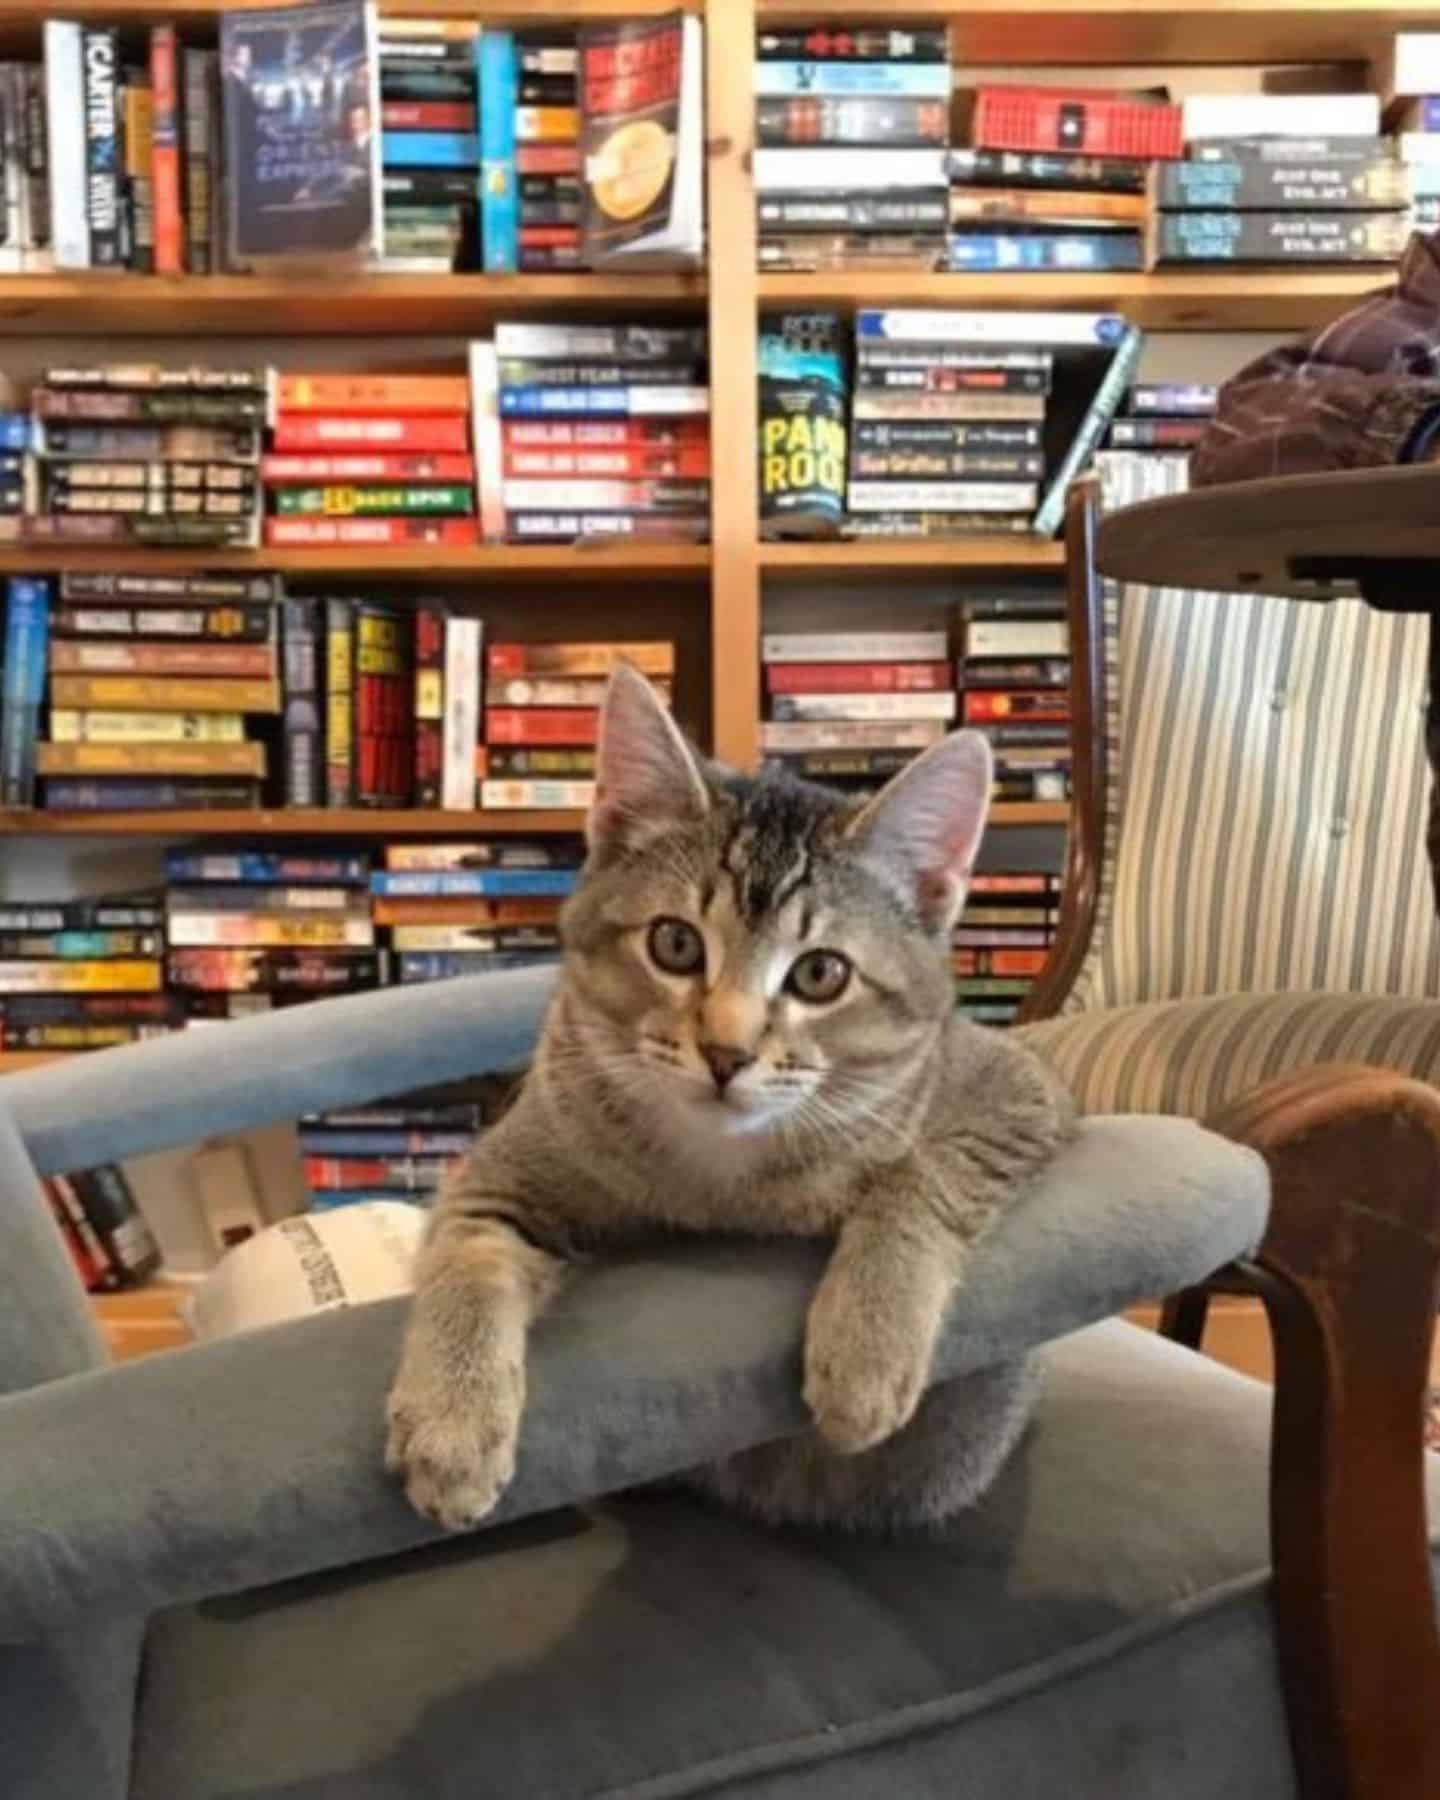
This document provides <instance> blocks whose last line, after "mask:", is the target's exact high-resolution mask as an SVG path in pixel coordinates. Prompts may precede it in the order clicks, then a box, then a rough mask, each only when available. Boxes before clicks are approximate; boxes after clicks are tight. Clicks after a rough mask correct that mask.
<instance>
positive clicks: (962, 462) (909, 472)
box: [850, 450, 1045, 481]
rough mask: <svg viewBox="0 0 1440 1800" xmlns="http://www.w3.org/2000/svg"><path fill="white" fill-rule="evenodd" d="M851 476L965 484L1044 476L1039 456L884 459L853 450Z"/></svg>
mask: <svg viewBox="0 0 1440 1800" xmlns="http://www.w3.org/2000/svg"><path fill="white" fill-rule="evenodd" d="M850 473H851V475H852V476H854V477H860V478H863V479H866V480H870V481H914V480H920V481H966V480H974V479H976V478H978V477H982V476H998V477H1002V478H1004V479H1007V480H1015V481H1038V480H1039V479H1040V477H1041V476H1042V475H1043V474H1044V473H1045V458H1044V457H1043V456H1041V455H1040V454H1039V453H1038V452H1035V453H1025V452H1013V451H1000V452H997V453H995V454H990V455H987V454H986V453H985V452H984V451H977V452H972V451H968V450H955V451H948V452H947V451H944V450H897V451H894V452H892V453H891V454H890V455H888V456H885V455H880V454H877V453H876V452H874V451H871V450H855V451H852V453H851V456H850Z"/></svg>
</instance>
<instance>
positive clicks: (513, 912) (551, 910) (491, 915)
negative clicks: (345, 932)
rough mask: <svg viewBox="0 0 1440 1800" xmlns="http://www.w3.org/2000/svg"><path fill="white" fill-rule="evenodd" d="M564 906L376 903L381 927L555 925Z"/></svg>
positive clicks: (553, 902) (536, 903)
mask: <svg viewBox="0 0 1440 1800" xmlns="http://www.w3.org/2000/svg"><path fill="white" fill-rule="evenodd" d="M561 904H562V903H561V902H560V901H559V900H548V899H543V898H537V899H533V900H472V899H468V898H463V897H462V898H460V899H446V898H440V899H434V900H431V899H420V900H409V899H399V900H396V899H389V898H386V899H378V898H377V899H376V900H375V901H374V903H373V905H372V907H371V911H372V913H373V915H374V918H375V923H376V924H377V925H553V924H554V923H555V921H556V919H558V918H559V917H560V907H561Z"/></svg>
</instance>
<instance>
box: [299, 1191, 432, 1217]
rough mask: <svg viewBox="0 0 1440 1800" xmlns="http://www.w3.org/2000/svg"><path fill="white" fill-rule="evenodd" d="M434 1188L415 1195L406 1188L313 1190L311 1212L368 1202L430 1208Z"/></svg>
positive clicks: (331, 1210) (332, 1210) (330, 1210)
mask: <svg viewBox="0 0 1440 1800" xmlns="http://www.w3.org/2000/svg"><path fill="white" fill-rule="evenodd" d="M434 1197H435V1194H434V1190H433V1189H432V1188H426V1189H425V1190H424V1191H423V1192H421V1193H415V1192H413V1191H411V1190H408V1189H406V1188H312V1189H311V1190H310V1206H309V1209H308V1210H309V1211H310V1212H317V1213H318V1212H334V1211H335V1209H336V1207H337V1206H359V1205H361V1204H362V1203H363V1202H364V1201H366V1200H399V1201H400V1202H401V1203H402V1204H403V1205H405V1206H416V1207H425V1206H429V1204H430V1203H431V1201H432V1200H433V1199H434Z"/></svg>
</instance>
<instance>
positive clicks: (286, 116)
mask: <svg viewBox="0 0 1440 1800" xmlns="http://www.w3.org/2000/svg"><path fill="white" fill-rule="evenodd" d="M220 56H221V71H222V81H223V98H224V112H225V147H226V153H227V158H228V162H229V166H230V169H231V172H232V179H231V181H230V184H229V218H228V221H227V223H228V230H229V248H230V255H231V258H232V259H233V260H234V261H235V262H237V263H249V262H253V261H263V260H266V259H273V258H277V257H284V258H301V259H310V258H314V257H324V258H325V259H326V260H327V261H331V260H333V259H334V258H335V257H337V256H351V257H355V258H357V259H363V258H366V257H368V256H370V255H372V254H375V253H378V251H379V248H380V242H381V193H382V189H381V174H380V132H379V116H380V92H379V58H378V54H377V49H376V16H375V7H374V5H373V4H371V3H370V0H331V3H329V4H323V5H310V6H295V7H283V8H278V9H276V10H275V11H267V12H233V13H226V14H224V15H223V16H222V19H221V26H220Z"/></svg>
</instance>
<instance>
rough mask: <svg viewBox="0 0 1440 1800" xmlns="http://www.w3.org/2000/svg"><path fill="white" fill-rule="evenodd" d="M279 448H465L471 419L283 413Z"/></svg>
mask: <svg viewBox="0 0 1440 1800" xmlns="http://www.w3.org/2000/svg"><path fill="white" fill-rule="evenodd" d="M274 447H275V449H277V450H350V449H365V450H461V451H468V450H469V448H470V421H469V419H461V418H452V417H449V416H447V415H444V414H441V415H439V416H436V417H432V418H423V417H414V416H412V415H409V414H406V413H390V414H387V415H385V416H384V417H382V418H374V419H366V418H359V417H352V416H350V415H349V414H338V413H281V414H280V416H279V418H278V419H277V420H276V421H275V438H274Z"/></svg>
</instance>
